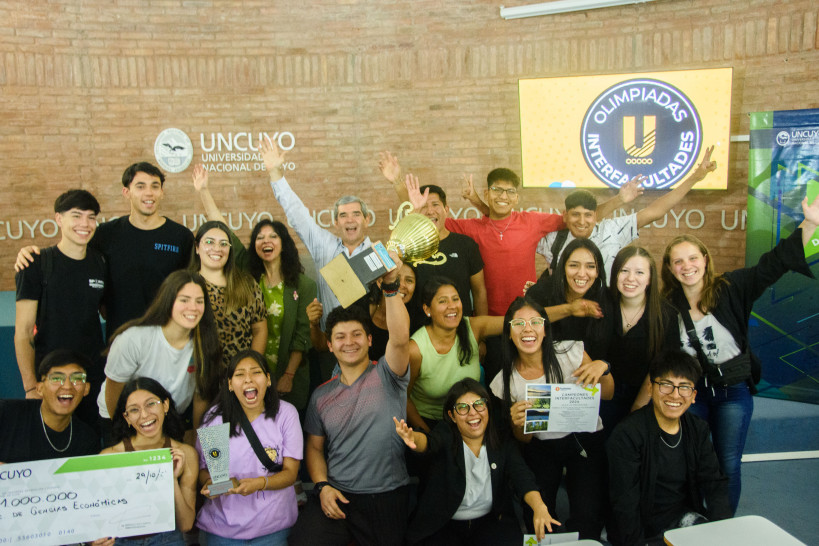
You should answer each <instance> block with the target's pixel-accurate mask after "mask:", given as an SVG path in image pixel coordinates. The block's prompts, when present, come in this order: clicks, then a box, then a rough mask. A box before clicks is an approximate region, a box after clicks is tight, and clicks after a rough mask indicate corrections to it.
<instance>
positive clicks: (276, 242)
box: [253, 226, 282, 262]
mask: <svg viewBox="0 0 819 546" xmlns="http://www.w3.org/2000/svg"><path fill="white" fill-rule="evenodd" d="M253 246H254V248H255V250H256V254H257V255H258V256H259V258H261V260H262V262H274V261H276V260H278V259H279V257H280V256H281V255H282V240H281V239H280V238H279V234H278V233H276V230H274V229H273V226H264V227H262V228H261V229H260V230H259V234H258V235H257V236H256V240H255V241H254V242H253Z"/></svg>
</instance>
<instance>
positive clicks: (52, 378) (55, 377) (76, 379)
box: [46, 372, 88, 387]
mask: <svg viewBox="0 0 819 546" xmlns="http://www.w3.org/2000/svg"><path fill="white" fill-rule="evenodd" d="M87 379H88V375H86V374H85V372H73V373H71V374H69V375H65V374H64V373H56V372H55V373H50V374H48V375H47V376H46V381H48V382H49V383H51V384H52V385H59V386H61V387H62V386H63V385H65V382H66V380H68V382H69V383H71V384H72V385H74V386H75V387H79V386H82V385H85V382H86V380H87Z"/></svg>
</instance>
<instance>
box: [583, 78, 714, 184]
mask: <svg viewBox="0 0 819 546" xmlns="http://www.w3.org/2000/svg"><path fill="white" fill-rule="evenodd" d="M701 147H702V123H701V122H700V116H699V114H698V113H697V109H696V108H695V107H694V105H693V104H692V103H691V101H690V100H689V99H688V97H686V96H685V94H684V93H683V92H682V91H680V90H679V89H677V88H676V87H674V86H673V85H670V84H668V83H666V82H662V81H659V80H654V79H649V78H638V79H633V80H626V81H624V82H620V83H618V84H616V85H613V86H612V87H609V88H608V89H606V90H605V91H604V92H603V93H602V94H600V96H598V97H597V99H595V101H594V102H593V103H592V105H591V107H589V109H588V110H587V111H586V115H585V116H584V118H583V125H582V127H581V130H580V148H581V150H582V151H583V158H584V159H585V160H586V164H587V165H588V166H589V168H590V169H591V170H592V172H593V173H594V174H595V176H597V178H599V179H600V180H601V181H602V182H603V183H605V184H606V185H608V186H610V187H612V188H619V187H620V186H622V185H623V184H624V183H625V182H628V181H629V180H630V179H631V178H633V177H635V176H637V175H639V174H642V175H644V176H646V177H647V178H646V180H645V182H643V187H645V188H651V189H663V188H669V187H671V186H673V185H674V184H676V183H677V182H678V181H680V180H681V179H682V178H683V177H684V176H685V175H686V174H688V171H689V170H690V169H691V167H692V166H693V165H694V163H695V162H696V160H697V157H698V156H699V153H700V148H701Z"/></svg>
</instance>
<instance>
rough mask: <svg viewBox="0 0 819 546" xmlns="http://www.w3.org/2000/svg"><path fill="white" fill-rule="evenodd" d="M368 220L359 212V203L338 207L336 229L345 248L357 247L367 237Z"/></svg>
mask: <svg viewBox="0 0 819 546" xmlns="http://www.w3.org/2000/svg"><path fill="white" fill-rule="evenodd" d="M368 220H369V218H367V217H366V216H364V213H363V212H361V203H358V202H353V203H346V204H344V205H339V206H338V216H337V217H336V229H338V235H339V237H341V242H342V243H343V244H344V246H347V247H357V246H358V245H360V244H361V241H363V240H364V238H365V237H366V236H367V234H366V232H367V221H368Z"/></svg>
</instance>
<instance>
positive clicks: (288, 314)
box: [193, 165, 318, 410]
mask: <svg viewBox="0 0 819 546" xmlns="http://www.w3.org/2000/svg"><path fill="white" fill-rule="evenodd" d="M193 186H194V188H195V189H196V192H197V193H198V194H199V197H200V199H201V200H202V204H203V205H204V206H205V211H206V212H207V215H208V219H210V220H219V219H221V218H222V211H221V210H220V209H219V207H218V206H217V205H216V201H215V200H214V199H213V196H212V195H211V193H210V190H209V189H208V171H207V170H206V169H205V168H204V167H203V166H202V165H197V166H196V167H194V169H193ZM228 235H229V237H230V244H231V250H232V252H233V253H234V254H235V262H236V265H237V266H238V267H239V268H241V269H242V270H244V271H247V272H249V273H250V276H251V277H252V278H253V279H255V280H256V281H257V283H258V285H259V289H260V290H261V294H262V298H263V302H264V308H265V319H266V321H267V340H266V345H265V346H264V351H263V354H264V355H265V358H266V359H267V368H268V370H270V373H271V375H272V376H273V378H274V379H275V380H276V388H277V389H278V392H279V394H280V395H281V396H282V400H287V401H288V402H290V403H291V404H293V405H294V406H296V408H298V409H299V410H303V409H304V408H305V407H306V406H307V399H308V394H309V387H310V377H309V370H308V367H307V366H306V362H307V357H306V356H305V353H306V352H307V350H308V349H309V348H310V323H309V320H308V318H307V306H308V305H309V304H310V303H311V302H313V301H314V300H315V302H316V303H318V300H316V293H317V288H316V283H315V281H313V280H312V279H311V278H310V277H308V276H307V275H305V274H304V267H303V266H302V263H301V260H300V259H299V251H298V249H297V248H296V242H295V241H294V240H293V237H291V235H290V232H289V231H288V230H287V227H286V226H285V225H284V224H283V223H281V222H278V221H275V220H268V219H266V218H265V219H261V220H259V222H258V223H257V224H256V225H255V226H253V230H252V231H251V233H250V244H249V246H248V247H247V248H245V246H244V245H243V244H242V242H241V241H240V240H239V238H238V237H237V236H236V234H234V233H233V232H232V231H231V232H229V233H228ZM248 249H250V250H248Z"/></svg>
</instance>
